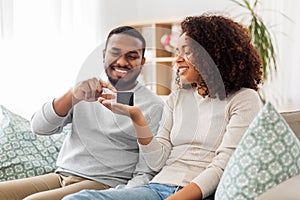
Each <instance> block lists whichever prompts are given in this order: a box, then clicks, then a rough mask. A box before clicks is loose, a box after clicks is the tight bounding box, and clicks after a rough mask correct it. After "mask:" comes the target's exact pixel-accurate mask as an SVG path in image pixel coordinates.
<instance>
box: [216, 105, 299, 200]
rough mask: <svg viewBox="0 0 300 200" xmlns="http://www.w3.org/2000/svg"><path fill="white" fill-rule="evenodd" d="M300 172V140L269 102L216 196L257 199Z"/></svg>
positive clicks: (254, 122)
mask: <svg viewBox="0 0 300 200" xmlns="http://www.w3.org/2000/svg"><path fill="white" fill-rule="evenodd" d="M299 173H300V141H299V140H298V138H297V137H296V136H295V134H294V133H293V131H292V130H291V129H290V128H289V126H288V125H287V123H286V121H285V120H284V118H283V117H282V116H281V115H280V114H279V113H278V112H277V111H276V110H275V109H274V107H273V106H272V105H271V104H270V103H267V104H266V105H265V106H264V107H263V109H262V110H261V111H260V112H259V114H258V115H257V117H256V118H255V119H254V120H253V122H252V123H251V124H250V126H249V128H248V130H247V131H246V133H245V135H244V136H243V138H242V140H241V142H240V143H239V145H238V147H237V149H236V151H235V152H234V154H233V155H232V157H231V158H230V160H229V162H228V165H227V166H226V168H225V170H224V174H223V176H222V178H221V181H220V183H219V186H218V188H217V191H216V199H217V200H220V199H256V198H257V197H258V196H259V195H260V194H262V193H264V192H265V191H267V190H268V189H270V188H273V187H275V186H276V185H278V184H279V183H281V182H283V181H285V180H287V179H289V178H291V177H294V176H296V175H297V174H299Z"/></svg>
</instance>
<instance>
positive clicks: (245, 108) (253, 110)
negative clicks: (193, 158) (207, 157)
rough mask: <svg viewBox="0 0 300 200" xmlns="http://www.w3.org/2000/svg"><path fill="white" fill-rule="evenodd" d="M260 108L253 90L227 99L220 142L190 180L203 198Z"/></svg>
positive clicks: (211, 190)
mask: <svg viewBox="0 0 300 200" xmlns="http://www.w3.org/2000/svg"><path fill="white" fill-rule="evenodd" d="M260 108H261V102H260V99H259V97H258V94H257V93H256V92H255V91H254V90H249V89H246V90H244V91H242V92H239V93H238V94H237V95H235V96H234V97H233V98H232V99H230V100H229V102H228V109H227V113H225V115H228V119H229V120H228V121H227V122H225V123H227V124H226V130H225V134H224V136H223V138H222V142H221V144H220V146H219V147H218V148H217V150H216V152H215V157H214V158H213V160H212V162H211V163H210V164H209V165H208V167H207V168H206V169H205V170H204V171H203V172H202V173H201V174H199V175H198V176H197V177H196V178H195V179H194V180H193V181H192V182H193V183H195V184H197V185H198V187H199V188H201V191H202V195H203V198H205V197H207V196H209V195H210V194H212V193H213V192H214V191H215V190H216V188H217V185H218V183H219V181H220V179H221V177H222V174H223V171H224V169H225V167H226V165H227V162H228V161H229V159H230V157H231V155H232V154H233V152H234V150H235V149H236V147H237V145H238V144H239V142H240V140H241V138H242V136H243V135H244V133H245V132H246V130H247V128H248V127H249V125H250V123H251V122H252V120H253V119H254V118H255V116H256V115H257V113H258V112H259V110H260Z"/></svg>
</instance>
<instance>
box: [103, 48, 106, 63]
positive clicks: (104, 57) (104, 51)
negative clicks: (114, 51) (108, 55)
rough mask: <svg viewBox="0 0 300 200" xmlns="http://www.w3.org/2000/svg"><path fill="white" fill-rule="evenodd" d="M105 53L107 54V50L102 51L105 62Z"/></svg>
mask: <svg viewBox="0 0 300 200" xmlns="http://www.w3.org/2000/svg"><path fill="white" fill-rule="evenodd" d="M105 52H106V50H105V49H103V51H102V58H103V62H104V61H105Z"/></svg>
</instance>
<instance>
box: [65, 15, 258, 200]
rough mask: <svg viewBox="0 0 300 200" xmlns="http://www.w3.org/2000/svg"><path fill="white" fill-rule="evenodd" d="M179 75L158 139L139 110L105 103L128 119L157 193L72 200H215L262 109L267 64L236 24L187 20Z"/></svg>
mask: <svg viewBox="0 0 300 200" xmlns="http://www.w3.org/2000/svg"><path fill="white" fill-rule="evenodd" d="M181 28H182V35H181V37H180V38H179V41H178V48H177V55H176V67H177V79H176V80H177V83H179V85H180V87H179V88H178V90H176V91H175V92H174V93H172V94H171V95H170V96H169V98H168V100H167V102H166V106H165V108H164V113H163V117H162V121H161V123H160V129H159V131H158V133H157V136H155V137H154V136H153V134H152V133H151V131H150V129H149V127H148V124H147V121H146V119H145V117H144V116H143V115H142V112H141V111H140V109H139V108H138V107H135V106H126V105H121V104H116V103H111V102H109V101H107V100H105V99H103V98H99V102H101V103H102V104H103V105H105V106H106V107H107V108H109V109H110V110H112V111H113V112H115V113H118V114H122V115H128V116H129V117H130V118H131V120H132V122H133V124H134V126H135V130H136V134H137V138H138V143H139V145H140V147H141V150H142V152H141V153H143V156H144V158H145V160H146V162H147V164H148V165H149V167H150V168H152V169H153V170H155V171H157V172H158V174H157V175H156V176H155V177H154V178H153V180H152V181H151V182H150V184H149V185H146V186H142V187H138V188H132V189H113V190H107V191H96V190H94V191H88V190H85V191H81V192H79V193H76V194H74V195H70V196H68V197H67V198H65V199H66V200H69V199H128V200H129V199H130V200H132V199H147V200H152V199H157V200H158V199H167V200H172V199H180V200H182V199H185V200H187V199H209V198H213V196H211V195H213V193H214V191H215V190H216V187H217V185H218V183H219V180H220V178H221V176H222V174H223V171H224V168H225V166H226V164H227V162H228V160H229V158H230V156H231V155H232V153H233V152H234V150H235V148H236V147H237V145H238V143H239V141H240V139H241V137H242V136H243V134H244V133H245V131H246V129H247V128H248V126H249V124H250V123H251V121H252V120H253V119H254V117H255V116H256V114H257V113H258V111H259V109H260V107H261V103H260V99H259V95H258V93H257V92H256V91H257V90H258V85H259V84H260V83H261V80H262V68H261V61H260V58H259V56H258V53H257V51H256V50H255V48H254V47H253V46H252V45H251V43H250V37H249V33H248V30H247V29H246V28H244V27H243V26H241V25H240V24H238V23H236V22H234V21H232V20H231V19H229V18H226V17H223V16H217V15H201V16H192V17H187V18H185V19H184V20H183V21H182V23H181Z"/></svg>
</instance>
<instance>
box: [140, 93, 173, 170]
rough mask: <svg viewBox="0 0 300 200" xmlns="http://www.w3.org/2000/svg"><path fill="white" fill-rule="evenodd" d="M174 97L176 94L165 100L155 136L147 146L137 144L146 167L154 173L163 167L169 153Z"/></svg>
mask: <svg viewBox="0 0 300 200" xmlns="http://www.w3.org/2000/svg"><path fill="white" fill-rule="evenodd" d="M176 97H177V93H173V94H172V95H170V96H169V98H168V99H167V101H166V104H165V106H164V109H163V114H162V119H161V121H160V126H159V129H158V133H157V135H156V136H155V137H154V138H153V139H152V141H151V142H150V143H149V144H147V145H141V144H139V145H140V148H141V150H142V153H143V156H144V158H145V160H146V162H147V164H148V166H149V167H150V168H151V169H152V170H154V171H156V172H158V171H160V170H161V168H162V167H163V166H164V165H165V163H166V160H167V159H168V157H169V155H170V152H171V148H172V144H171V141H170V133H171V130H172V127H173V109H174V104H175V102H176Z"/></svg>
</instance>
